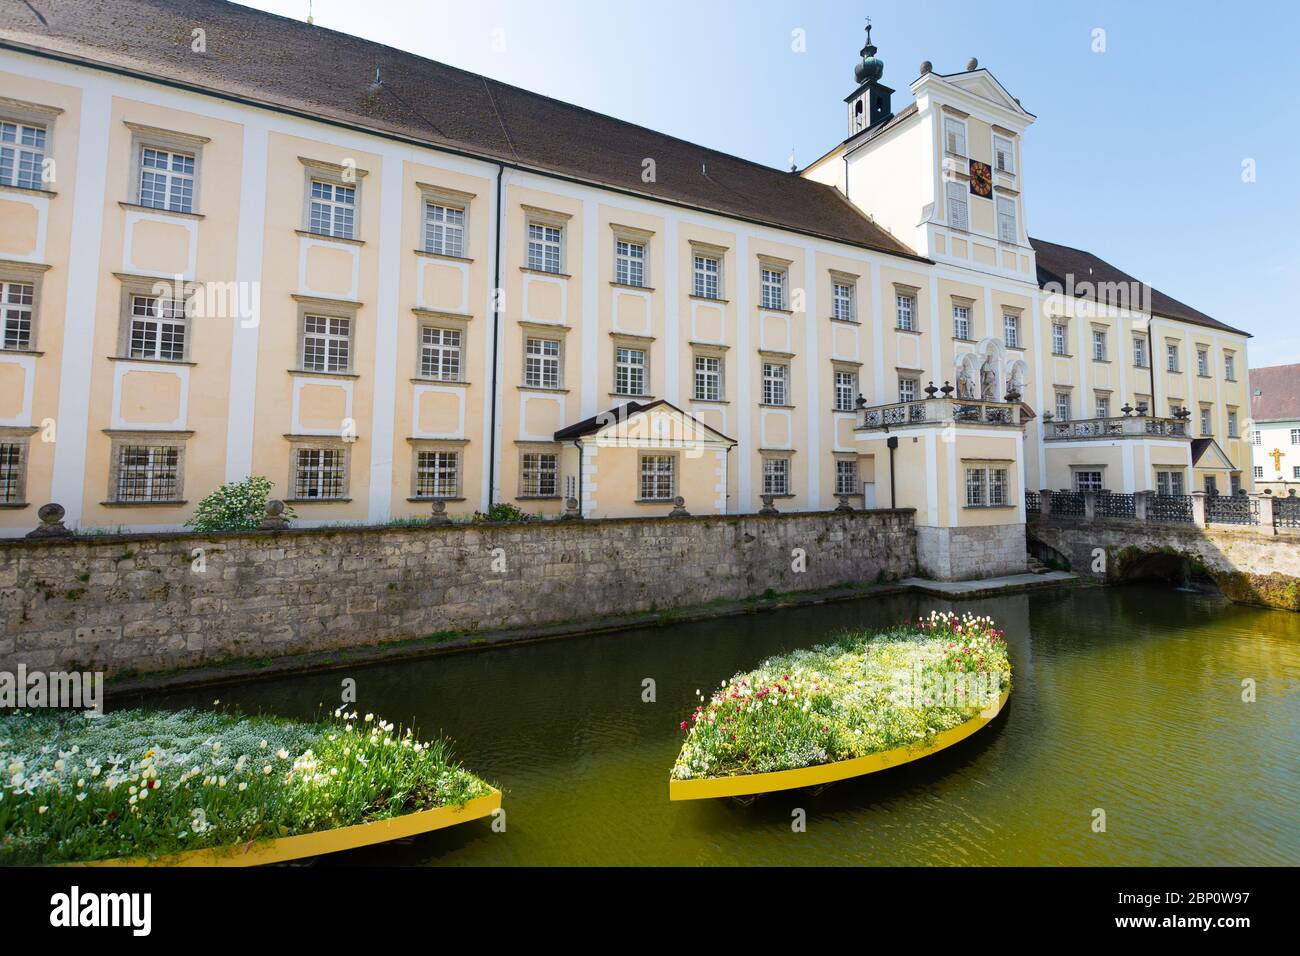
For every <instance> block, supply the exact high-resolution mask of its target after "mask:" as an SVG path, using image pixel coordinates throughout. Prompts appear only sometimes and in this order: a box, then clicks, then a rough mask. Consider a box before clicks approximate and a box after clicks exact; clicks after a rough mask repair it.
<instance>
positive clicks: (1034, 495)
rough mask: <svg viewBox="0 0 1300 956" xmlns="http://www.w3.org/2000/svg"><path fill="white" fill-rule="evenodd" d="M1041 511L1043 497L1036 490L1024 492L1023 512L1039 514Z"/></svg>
mask: <svg viewBox="0 0 1300 956" xmlns="http://www.w3.org/2000/svg"><path fill="white" fill-rule="evenodd" d="M1042 513H1043V498H1042V495H1040V494H1039V493H1038V492H1036V491H1026V492H1025V514H1027V515H1040V514H1042Z"/></svg>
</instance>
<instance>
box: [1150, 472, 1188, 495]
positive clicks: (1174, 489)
mask: <svg viewBox="0 0 1300 956" xmlns="http://www.w3.org/2000/svg"><path fill="white" fill-rule="evenodd" d="M1184 487H1185V485H1184V484H1183V473H1182V472H1181V471H1157V472H1156V494H1158V495H1181V494H1182V493H1183V489H1184Z"/></svg>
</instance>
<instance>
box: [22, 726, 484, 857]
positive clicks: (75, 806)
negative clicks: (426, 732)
mask: <svg viewBox="0 0 1300 956" xmlns="http://www.w3.org/2000/svg"><path fill="white" fill-rule="evenodd" d="M490 792H491V788H490V787H489V786H488V785H487V784H486V783H484V782H483V781H482V780H480V779H479V778H478V777H476V776H474V774H472V773H470V772H469V771H467V770H465V769H464V768H463V767H461V766H460V765H459V764H458V763H456V762H455V761H454V759H453V757H452V754H451V748H450V746H449V745H448V743H447V742H446V741H442V740H435V741H432V742H427V743H426V742H421V741H419V740H418V739H417V738H416V736H415V734H414V732H413V731H412V730H410V729H406V730H401V729H399V728H397V727H395V726H394V725H393V724H391V723H388V722H386V721H383V720H379V719H377V718H376V717H375V716H374V715H373V714H367V715H365V716H364V717H359V716H358V715H357V714H355V713H345V712H344V711H343V710H342V709H340V710H338V711H335V712H334V714H333V716H332V717H331V718H330V719H327V720H322V721H316V722H312V723H302V722H295V721H287V720H280V719H278V718H273V717H240V716H235V715H229V714H224V713H218V712H206V711H194V710H184V711H176V712H163V711H144V710H123V711H115V712H113V713H109V714H107V715H104V716H96V715H94V714H73V715H69V714H67V713H59V712H54V711H40V712H33V711H26V712H24V711H18V712H14V713H11V714H7V715H5V716H3V717H0V865H8V866H13V865H44V864H51V863H66V862H74V861H92V860H103V859H113V858H118V857H139V856H149V857H157V856H165V855H168V854H171V853H176V852H180V851H184V850H195V849H201V848H208V847H225V846H242V845H243V844H246V843H248V842H250V841H254V840H265V839H273V838H276V837H284V836H294V835H297V834H301V833H312V832H315V831H318V830H328V829H333V828H335V827H343V826H350V825H353V824H358V823H369V822H371V821H374V820H383V819H388V818H391V817H396V816H401V815H403V814H407V813H414V812H417V811H420V810H429V809H433V808H436V807H444V806H452V805H455V806H462V805H464V804H465V803H466V802H468V801H469V800H472V799H474V798H475V797H480V796H486V795H487V794H489V793H490Z"/></svg>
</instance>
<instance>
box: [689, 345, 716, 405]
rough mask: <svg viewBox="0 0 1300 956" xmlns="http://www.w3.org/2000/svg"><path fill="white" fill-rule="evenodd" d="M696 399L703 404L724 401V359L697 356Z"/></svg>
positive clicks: (711, 356) (712, 356)
mask: <svg viewBox="0 0 1300 956" xmlns="http://www.w3.org/2000/svg"><path fill="white" fill-rule="evenodd" d="M695 398H696V399H697V400H699V401H702V402H720V401H722V359H720V358H718V357H717V356H714V355H697V356H695Z"/></svg>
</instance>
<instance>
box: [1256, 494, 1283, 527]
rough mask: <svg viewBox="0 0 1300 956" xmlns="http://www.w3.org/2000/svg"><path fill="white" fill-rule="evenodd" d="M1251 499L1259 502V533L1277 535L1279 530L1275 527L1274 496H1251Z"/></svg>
mask: <svg viewBox="0 0 1300 956" xmlns="http://www.w3.org/2000/svg"><path fill="white" fill-rule="evenodd" d="M1250 497H1251V498H1253V499H1254V500H1255V501H1258V502H1259V533H1260V534H1268V535H1273V534H1277V528H1276V527H1274V525H1273V496H1272V495H1251V496H1250Z"/></svg>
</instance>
